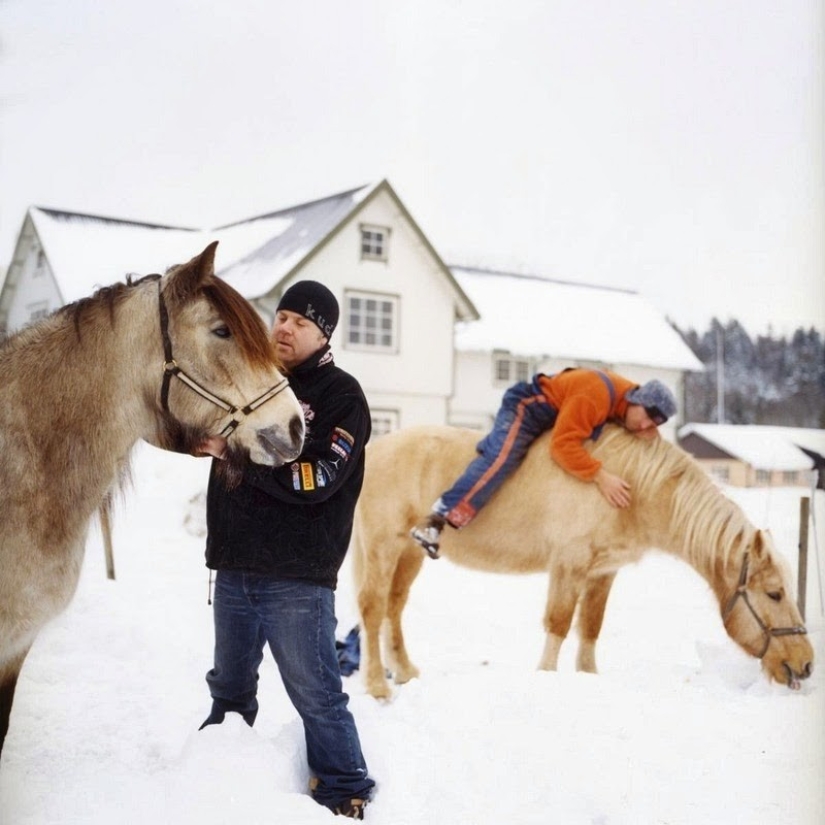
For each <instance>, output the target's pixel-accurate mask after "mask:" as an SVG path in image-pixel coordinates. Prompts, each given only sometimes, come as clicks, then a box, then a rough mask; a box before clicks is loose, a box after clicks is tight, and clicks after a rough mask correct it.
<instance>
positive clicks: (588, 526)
mask: <svg viewBox="0 0 825 825" xmlns="http://www.w3.org/2000/svg"><path fill="white" fill-rule="evenodd" d="M478 438H479V436H478V433H475V432H472V431H469V430H462V429H456V428H450V427H431V428H411V429H408V430H402V431H400V432H397V433H393V434H391V435H387V436H384V437H382V438H380V439H378V440H377V441H375V442H374V443H373V444H371V445H370V446H369V447H368V448H367V471H366V479H365V482H364V488H363V491H362V493H361V498H360V500H359V503H358V508H357V510H356V519H355V530H354V535H353V567H354V572H355V577H356V589H357V594H358V606H359V609H360V612H361V620H362V621H361V633H362V640H361V648H362V655H363V661H362V671H363V673H364V678H365V680H366V686H367V690H368V691H369V693H371V694H372V695H373V696H375V697H378V698H384V697H387V696H389V693H390V688H389V685H388V683H387V680H386V678H385V675H384V673H385V671H384V664H383V663H382V660H381V639H380V631H381V629H382V624H384V623H385V622H386V626H385V627H384V630H385V631H386V635H385V639H384V641H385V642H386V644H385V647H386V653H387V656H388V660H389V662H388V666H389V668H390V670H391V671H392V672H393V674H394V678H395V681H396V682H397V683H403V682H405V681H407V680H409V679H411V678H413V677H414V676H417V675H418V669H417V668H416V667H415V666H414V665H413V664H412V662H411V661H410V659H409V656H408V654H407V650H406V647H405V644H404V636H403V632H402V627H401V614H402V611H403V609H404V605H405V604H406V602H407V598H408V595H409V592H410V587H411V586H412V583H413V581H414V579H415V577H416V576H417V575H418V572H419V570H420V568H421V564H422V560H423V558H424V555H423V552H422V550H421V549H420V548H419V547H418V546H417V545H416V544H414V543H413V542H412V540H411V539H410V538H409V530H410V528H411V526H412V525H413V524H414V523H415V521H417V520H418V519H419V518H420V517H421V516H422V514H425V513H427V512H428V511H429V508H430V505H431V504H432V502H433V501H435V499H436V498H437V497H438V495H440V493H441V492H442V491H443V490H445V489H446V488H447V487H449V486H450V484H451V483H452V482H453V481H454V480H455V478H457V477H458V475H459V474H460V472H461V471H462V470H463V468H464V467H465V466H466V465H467V463H468V462H469V461H470V460H471V459H472V458H473V456H474V454H475V444H476V443H477V441H478ZM548 439H549V433H548V434H545V435H544V436H542V437H541V438H540V439H539V440H538V441H537V442H536V443H535V444H534V445H533V447H532V448H531V450H530V452H529V454H528V456H527V458H526V459H525V461H524V463H523V464H522V465H521V467H520V468H519V469H518V470H517V471H516V473H515V474H514V475H513V476H512V477H511V478H510V479H508V481H507V482H506V483H505V484H504V486H503V487H502V488H501V489H500V490H499V491H498V492H497V493H496V494H495V496H494V497H493V498H492V499H491V500H490V502H489V504H488V505H487V506H486V507H485V508H484V509H483V510H482V511H481V512H480V513H479V515H478V516H477V517H476V519H475V520H474V521H473V522H471V524H470V525H468V526H467V527H465V528H464V529H463V530H461V531H458V532H457V531H455V530H452V529H450V528H447V529H446V530H445V531H444V533H443V534H442V542H441V552H442V554H443V555H444V556H446V557H448V558H450V559H451V560H452V561H454V562H455V563H456V564H460V565H465V566H467V567H472V568H476V569H478V570H488V571H491V572H497V573H533V572H548V573H549V574H550V585H549V593H548V599H547V605H546V609H545V614H544V628H545V631H546V641H545V646H544V652H543V654H542V657H541V661H540V663H539V668H540V669H543V670H555V669H556V664H557V661H558V655H559V650H560V648H561V644H562V642H563V641H564V639H565V638H566V636H567V633H568V631H569V629H570V626H571V624H572V621H573V614H574V611H575V609H576V607H577V606H578V609H579V614H578V631H579V639H580V646H579V651H578V658H577V668H578V669H579V670H583V671H589V672H593V673H595V672H596V658H595V648H596V641H597V639H598V637H599V632H600V630H601V627H602V620H603V618H604V612H605V607H606V603H607V597H608V595H609V593H610V588H611V586H612V584H613V580H614V578H615V576H616V573H617V571H618V569H619V568H620V567H622V566H623V565H625V564H628V563H630V562H633V561H637V560H638V559H639V558H640V557H641V556H642V554H643V553H644V552H645V551H646V550H647V549H648V548H654V547H655V548H659V549H661V550H663V551H666V552H669V553H672V554H673V555H675V556H678V557H679V558H681V559H683V560H684V561H686V562H687V563H688V564H690V565H691V566H692V567H693V568H694V569H695V570H696V571H697V572H698V573H699V574H700V575H702V576H703V577H704V578H705V579H706V580H707V582H708V584H709V585H710V587H711V589H712V591H713V593H714V594H715V596H716V599H717V600H718V602H719V607H720V612H721V616H722V620H723V622H724V626H725V629H726V630H727V632H728V634H729V635H730V636H731V638H732V639H733V640H734V641H736V642H737V643H738V644H739V645H740V646H741V647H742V648H744V650H746V651H747V652H748V653H750V654H751V655H753V656H757V657H759V658H760V659H761V660H762V667H763V669H764V671H765V672H766V673H767V674H768V675H769V676H770V677H772V678H773V679H775V680H776V681H778V682H780V683H784V684H787V685H789V686H790V687H793V688H797V687H799V680H800V679H804V678H806V677H808V676H809V675H810V673H811V670H812V661H813V650H812V648H811V645H810V643H809V641H808V639H807V637H806V636H805V628H804V627H803V626H802V620H801V617H800V614H799V611H798V609H797V607H796V603H795V601H794V599H793V598H792V596H791V594H790V591H789V582H788V576H787V572H786V566H785V565H784V564H783V560H781V559H780V558H778V557H777V554H776V552H775V551H774V550H773V548H772V545H771V540H770V537H769V535H768V534H766V533H763V532H761V531H759V530H757V529H756V528H755V527H754V526H753V525H751V524H750V523H749V522H748V520H747V519H746V518H745V516H744V514H743V513H742V512H741V510H740V509H739V508H738V507H737V506H736V505H735V504H734V503H733V502H731V501H730V500H729V499H727V498H726V497H725V496H723V495H722V494H721V493H720V492H719V491H718V489H717V488H716V487H715V486H714V485H713V483H712V482H711V481H710V480H709V479H708V478H707V476H706V474H705V473H704V471H703V470H702V469H701V468H700V467H699V465H698V464H696V462H695V461H693V459H692V458H691V457H690V456H688V455H687V454H686V453H685V452H683V451H682V450H680V449H679V448H678V447H674V446H673V445H672V444H669V443H668V442H667V441H665V440H663V439H656V440H654V441H652V442H645V441H641V440H640V439H637V438H634V437H632V436H630V435H629V434H627V433H626V432H625V431H624V430H622V429H621V428H619V427H612V426H611V427H607V428H605V431H604V434H603V435H602V437H601V438H600V439H599V441H597V442H595V444H594V443H589V446H588V449H591V450H592V453H593V455H594V456H596V457H598V458H599V459H601V460H602V461H603V462H604V464H605V466H606V467H607V468H608V469H609V470H610V471H611V472H613V473H617V474H618V475H620V476H622V477H623V478H626V479H627V480H628V481H629V482H630V484H631V486H632V490H633V504H632V505H631V507H629V508H628V509H626V510H621V509H614V508H612V507H611V506H610V505H609V504H608V503H607V502H606V501H605V500H604V498H603V497H602V496H601V494H600V493H599V491H598V490H597V489H596V486H595V485H594V484H584V483H582V482H580V481H578V480H577V479H575V478H573V477H572V476H570V475H568V474H566V473H565V472H564V471H563V470H561V468H559V467H558V466H557V465H555V464H554V463H553V462H552V461H551V460H550V458H549V452H548V450H549V447H548ZM428 563H430V564H433V563H434V562H428Z"/></svg>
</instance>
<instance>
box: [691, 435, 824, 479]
mask: <svg viewBox="0 0 825 825" xmlns="http://www.w3.org/2000/svg"><path fill="white" fill-rule="evenodd" d="M694 434H695V435H697V436H699V437H700V438H703V439H704V440H705V441H707V442H708V443H710V444H713V445H714V446H715V447H717V448H718V449H720V450H722V451H723V452H725V453H727V454H728V455H729V456H730V457H731V458H738V459H739V460H741V461H744V462H745V463H746V464H749V465H750V466H751V467H753V468H755V469H757V470H788V471H792V470H809V469H811V468H812V467H813V464H814V462H813V459H812V458H811V457H810V456H809V455H806V454H805V453H804V452H803V451H802V449H800V448H803V447H804V448H805V449H808V450H811V451H812V452H814V453H817V454H818V455H820V456H822V455H825V430H815V429H806V428H802V427H771V426H765V425H756V424H753V425H742V424H685V426H684V427H682V428H681V429H680V430H679V439H680V440H681V439H684V438H686V437H687V436H689V435H694Z"/></svg>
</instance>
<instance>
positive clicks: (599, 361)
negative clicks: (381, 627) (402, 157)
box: [0, 181, 702, 434]
mask: <svg viewBox="0 0 825 825" xmlns="http://www.w3.org/2000/svg"><path fill="white" fill-rule="evenodd" d="M213 240H218V241H219V246H218V252H217V258H216V260H217V267H218V271H219V274H220V275H221V276H222V277H224V278H225V279H226V280H227V281H228V282H229V283H231V284H233V285H234V286H235V287H236V288H237V289H238V290H239V291H240V292H241V293H242V294H243V295H245V296H246V297H247V298H248V299H249V300H251V301H252V302H253V303H254V304H255V305H256V306H257V307H258V310H259V311H260V312H261V314H262V315H263V316H264V317H265V318H266V319H267V321H271V319H272V317H273V313H274V309H275V307H276V306H277V303H278V299H279V297H280V295H281V294H282V293H283V291H284V290H285V289H286V288H287V287H288V286H289V285H290V284H291V283H293V282H294V281H296V280H301V279H305V278H309V279H313V280H318V281H322V282H323V283H325V284H326V285H327V286H329V287H330V289H332V291H333V292H334V293H335V294H336V296H337V297H338V300H339V302H340V304H341V320H340V322H339V326H338V329H337V330H336V333H335V335H334V337H333V349H334V351H335V355H336V360H337V361H338V363H339V364H340V365H341V366H342V367H344V369H347V370H349V371H351V372H352V373H353V374H354V375H356V376H357V377H358V379H359V380H360V382H361V384H362V385H363V387H364V390H365V392H366V394H367V398H368V400H369V402H370V406H371V409H372V413H373V423H374V432H375V433H376V434H379V433H382V432H386V431H388V430H392V429H397V428H399V427H407V426H411V425H413V424H426V423H444V422H449V423H455V424H462V425H467V426H474V427H478V428H481V429H484V428H486V427H487V426H488V425H489V423H490V422H491V420H492V416H493V415H494V414H495V411H496V409H497V408H498V403H499V400H500V397H501V394H502V392H503V390H504V389H505V388H506V386H508V385H509V384H511V383H513V382H514V381H516V380H518V379H520V378H523V377H529V375H531V374H532V373H533V372H535V371H538V370H541V371H544V372H552V371H555V370H558V369H561V368H563V367H566V366H577V365H578V366H594V365H595V366H600V367H606V368H609V369H614V370H616V371H618V372H621V373H622V374H624V375H627V377H629V378H631V379H634V380H637V381H639V382H640V383H641V382H643V381H645V380H647V379H648V378H652V377H656V378H659V379H660V380H663V381H664V382H665V383H667V384H668V385H669V386H671V388H672V389H674V391H675V392H676V394H677V398H678V397H680V396H681V379H682V374H683V372H684V371H685V370H698V369H702V365H701V363H700V362H699V361H698V359H696V358H695V356H693V354H692V353H691V352H690V350H689V349H688V347H687V346H686V345H685V344H684V342H683V341H682V340H681V338H680V337H679V335H678V334H677V333H676V332H675V331H674V330H673V329H672V328H671V327H670V326H669V325H668V324H667V322H666V321H665V319H664V318H663V317H662V316H661V315H660V314H659V313H658V312H657V311H656V310H655V309H654V308H653V307H652V306H651V305H650V304H648V303H647V302H646V301H645V300H644V299H643V298H642V297H641V296H639V295H637V294H635V293H630V292H624V291H621V290H612V289H602V288H597V287H588V286H581V285H576V284H570V283H563V282H560V281H550V280H546V279H539V278H528V277H524V276H518V275H512V274H508V273H500V272H487V271H481V270H472V269H468V268H461V267H455V268H453V269H452V270H451V269H450V268H448V267H447V266H446V265H445V264H444V262H443V261H442V260H441V258H440V256H439V255H438V253H437V252H436V250H435V249H434V248H433V247H432V245H431V244H430V242H429V241H428V239H427V238H426V236H425V235H424V233H423V232H422V231H421V229H420V228H419V227H418V225H417V224H416V222H415V221H414V220H413V218H412V217H411V215H410V213H409V212H408V211H407V209H406V208H405V206H404V204H403V203H402V202H401V200H400V199H399V198H398V196H397V194H396V193H395V192H394V190H393V189H392V187H391V186H390V185H389V183H388V182H387V181H381V182H380V183H378V184H375V185H370V186H363V187H360V188H358V189H353V190H350V191H347V192H342V193H338V194H335V195H331V196H329V197H326V198H321V199H319V200H315V201H311V202H309V203H304V204H299V205H297V206H293V207H290V208H287V209H282V210H279V211H276V212H272V213H269V214H266V215H260V216H256V217H253V218H250V219H248V220H244V221H239V222H236V223H232V224H228V225H225V226H220V227H217V228H215V229H210V230H200V229H191V228H185V227H172V226H163V225H158V224H151V223H138V222H135V221H125V220H117V219H113V218H106V217H100V216H93V215H81V214H78V213H72V212H66V211H60V210H54V209H45V208H40V207H32V208H30V209H29V210H28V213H27V215H26V217H25V220H24V222H23V227H22V229H21V232H20V235H19V237H18V241H17V245H16V248H15V252H14V256H13V259H12V261H11V263H10V265H9V268H8V273H7V277H6V279H5V281H4V283H3V286H2V289H0V331H2V332H5V331H9V332H10V331H13V330H15V329H17V328H19V327H20V326H22V325H24V324H25V323H28V322H29V321H31V320H34V319H36V318H38V317H40V316H42V315H45V314H48V313H49V312H51V311H53V310H54V309H56V308H58V307H59V306H62V305H63V304H65V303H69V302H72V301H75V300H77V299H78V298H81V297H83V296H85V295H88V294H91V293H92V292H93V291H94V289H96V288H97V287H99V286H104V285H107V284H110V283H113V282H115V281H120V280H122V279H123V278H124V277H125V276H126V275H127V274H129V273H134V274H137V275H145V274H148V273H150V272H163V271H164V270H165V269H166V268H168V267H169V266H171V265H173V264H175V263H179V262H182V261H185V260H188V259H189V258H190V257H192V256H193V255H195V254H197V253H198V252H200V251H201V250H202V249H203V248H204V247H205V246H206V245H207V244H208V243H210V242H211V241H213Z"/></svg>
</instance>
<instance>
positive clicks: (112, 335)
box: [0, 243, 304, 748]
mask: <svg viewBox="0 0 825 825" xmlns="http://www.w3.org/2000/svg"><path fill="white" fill-rule="evenodd" d="M216 246H217V244H216V243H213V244H211V245H210V246H208V247H207V248H206V249H205V250H204V252H203V253H201V254H200V255H199V256H197V257H196V258H193V259H192V260H191V261H190V262H189V263H188V264H184V265H181V266H178V267H174V268H172V269H170V270H169V272H167V274H166V275H164V276H163V277H162V278H161V277H160V276H159V275H158V276H149V277H146V278H142V279H141V280H139V281H137V282H135V283H131V282H130V283H127V284H122V283H121V284H116V285H114V286H110V287H105V288H103V289H100V290H99V291H98V292H96V293H95V295H93V296H92V297H90V298H84V299H83V300H81V301H78V302H77V303H75V304H71V305H69V306H66V307H64V308H63V309H61V310H58V311H57V312H56V313H54V314H53V315H51V316H50V317H48V318H45V319H43V320H42V321H40V322H38V323H36V324H34V325H33V326H29V327H27V328H25V329H23V330H22V331H21V332H19V333H17V334H16V335H13V336H12V337H10V338H8V339H7V340H6V341H4V342H3V343H2V344H1V345H0V377H1V378H0V380H2V387H3V401H2V404H0V513H2V519H0V748H2V743H3V740H4V739H5V736H6V732H7V731H8V724H9V716H10V713H11V705H12V700H13V697H14V690H15V686H16V683H17V678H18V674H19V672H20V668H21V667H22V665H23V661H24V659H25V658H26V655H27V653H28V651H29V648H30V647H31V645H32V643H33V641H34V639H35V637H36V636H37V633H38V631H39V630H40V628H41V627H42V626H43V625H44V624H45V623H46V622H47V621H48V620H49V619H50V618H51V617H53V616H55V615H56V614H57V613H59V612H60V611H61V610H62V609H63V608H64V607H65V606H66V605H67V604H68V602H69V601H70V599H71V597H72V595H73V594H74V591H75V587H76V585H77V581H78V576H79V573H80V566H81V562H82V560H83V551H84V544H85V539H86V533H87V530H88V526H89V522H90V519H91V517H92V516H93V515H94V513H95V511H97V510H98V508H100V507H101V506H102V505H104V503H105V501H106V500H107V497H108V495H109V492H110V490H111V489H112V488H113V487H114V486H116V485H117V483H118V481H119V480H121V479H122V478H123V476H124V474H125V473H127V472H128V457H129V453H130V452H131V448H132V447H133V446H134V444H135V442H136V441H137V440H138V439H140V438H143V439H146V440H147V441H149V442H150V443H152V444H154V445H156V446H158V447H162V448H164V449H168V450H175V451H178V452H190V453H194V452H196V451H197V445H198V444H200V443H201V442H202V441H203V439H204V438H206V437H207V436H210V435H216V434H219V433H220V434H223V435H224V436H229V435H230V433H231V434H232V435H231V437H230V438H229V445H230V446H229V448H228V451H227V452H228V458H227V462H226V463H227V467H228V468H229V470H230V471H231V469H232V468H233V467H234V468H235V472H237V467H238V464H239V462H241V461H243V460H244V458H245V457H246V456H249V457H251V458H252V460H253V461H256V462H258V463H262V464H268V465H273V466H274V465H278V464H281V463H284V462H285V461H291V460H292V459H293V458H295V457H296V456H297V455H298V454H299V452H300V450H301V447H302V444H303V437H304V419H303V414H302V411H301V407H300V405H299V404H298V401H297V399H296V398H295V396H294V395H293V393H292V391H291V390H290V389H289V387H288V383H287V380H286V378H285V377H284V376H283V374H282V373H281V372H280V370H279V366H280V365H279V363H278V360H277V358H276V356H275V353H274V349H273V347H272V346H271V343H270V341H269V337H268V334H267V330H266V327H265V325H264V323H263V321H262V320H261V318H260V317H259V316H258V314H257V313H256V312H255V310H254V308H253V307H252V306H251V305H250V304H249V303H248V302H247V301H245V300H244V299H243V298H242V297H241V295H240V294H239V293H238V292H236V291H235V290H234V289H232V288H231V287H230V286H229V285H228V284H226V283H224V282H223V281H221V280H219V279H218V278H216V277H215V275H214V256H215V247H216ZM225 399H229V400H225Z"/></svg>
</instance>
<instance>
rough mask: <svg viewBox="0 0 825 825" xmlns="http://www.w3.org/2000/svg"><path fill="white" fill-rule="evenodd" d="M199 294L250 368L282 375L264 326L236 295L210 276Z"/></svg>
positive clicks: (234, 290)
mask: <svg viewBox="0 0 825 825" xmlns="http://www.w3.org/2000/svg"><path fill="white" fill-rule="evenodd" d="M201 290H202V291H203V294H204V295H205V296H206V298H207V300H208V301H209V302H210V303H211V304H212V306H213V307H215V309H216V310H217V311H218V313H219V314H220V316H221V318H223V320H224V323H225V324H226V326H227V327H229V331H230V332H231V333H232V337H233V338H234V339H235V341H236V342H237V344H238V346H239V347H240V349H241V352H243V354H244V357H245V358H246V360H247V361H248V362H249V363H250V364H251V365H253V366H258V367H266V368H269V367H271V366H273V364H274V365H275V366H276V367H277V369H278V370H279V371H281V372H283V371H284V367H283V364H282V363H281V359H280V358H279V357H278V355H277V353H276V350H275V347H274V346H273V344H272V339H271V338H270V336H269V331H268V330H267V328H266V324H264V322H263V319H262V318H261V316H260V315H259V314H258V313H257V311H256V310H255V308H254V307H253V306H252V304H250V303H249V301H247V300H246V298H244V297H243V296H242V295H241V294H240V292H238V291H237V290H236V289H234V288H233V287H231V286H230V285H229V284H228V283H226V281H222V280H221V279H220V278H216V277H214V276H211V275H210V276H209V277H207V278H206V280H205V281H204V282H203V285H202V287H201Z"/></svg>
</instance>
